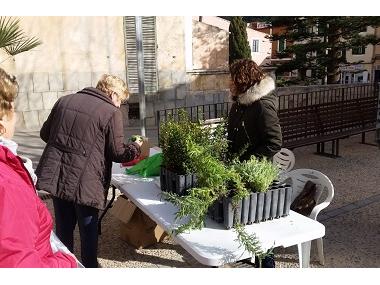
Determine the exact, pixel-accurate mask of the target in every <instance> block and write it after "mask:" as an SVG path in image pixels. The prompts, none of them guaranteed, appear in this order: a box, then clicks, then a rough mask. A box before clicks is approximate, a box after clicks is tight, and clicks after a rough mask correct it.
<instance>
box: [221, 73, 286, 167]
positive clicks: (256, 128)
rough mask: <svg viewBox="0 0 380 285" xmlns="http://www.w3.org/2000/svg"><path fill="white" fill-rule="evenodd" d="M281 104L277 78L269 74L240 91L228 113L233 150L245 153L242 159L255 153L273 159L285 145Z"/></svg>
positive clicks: (229, 137)
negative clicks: (278, 107)
mask: <svg viewBox="0 0 380 285" xmlns="http://www.w3.org/2000/svg"><path fill="white" fill-rule="evenodd" d="M277 106H278V100H277V96H276V93H275V82H274V80H273V79H272V77H270V76H269V75H267V76H265V77H264V78H263V79H262V80H261V81H260V82H259V83H258V84H255V85H254V86H252V87H251V88H250V89H248V91H247V92H245V93H243V94H240V95H238V96H237V98H235V103H234V104H233V105H232V107H231V110H230V113H229V117H228V140H229V141H230V143H229V154H231V155H233V154H241V155H240V160H241V161H243V160H248V159H249V158H250V157H251V155H254V156H256V157H266V158H268V159H272V157H273V156H274V155H275V154H276V153H277V152H278V151H280V149H281V146H282V134H281V127H280V124H279V119H278V115H277ZM244 149H245V151H244V152H243V153H241V152H242V151H243V150H244Z"/></svg>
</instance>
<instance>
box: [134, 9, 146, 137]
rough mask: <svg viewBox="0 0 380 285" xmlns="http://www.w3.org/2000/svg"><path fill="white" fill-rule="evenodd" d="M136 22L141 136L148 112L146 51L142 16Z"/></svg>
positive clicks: (143, 134)
mask: <svg viewBox="0 0 380 285" xmlns="http://www.w3.org/2000/svg"><path fill="white" fill-rule="evenodd" d="M135 22H136V48H137V71H138V85H139V110H140V122H141V136H143V137H145V136H146V135H145V127H146V120H145V118H146V113H145V85H144V81H145V78H144V53H143V45H142V23H141V16H136V17H135Z"/></svg>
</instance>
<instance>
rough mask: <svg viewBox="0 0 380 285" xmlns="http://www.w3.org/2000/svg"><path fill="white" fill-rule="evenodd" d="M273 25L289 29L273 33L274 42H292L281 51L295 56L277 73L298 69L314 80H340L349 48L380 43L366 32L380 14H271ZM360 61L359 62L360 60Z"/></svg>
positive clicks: (280, 67) (379, 18)
mask: <svg viewBox="0 0 380 285" xmlns="http://www.w3.org/2000/svg"><path fill="white" fill-rule="evenodd" d="M269 18H270V19H269V22H270V23H271V24H272V27H286V32H284V33H282V34H273V35H272V37H271V39H272V41H276V40H281V39H286V40H287V41H288V42H292V43H293V44H292V45H288V46H287V48H286V49H285V50H284V51H283V52H282V53H280V54H279V56H280V57H284V56H289V55H290V54H291V55H293V59H292V60H290V61H288V62H286V63H283V64H281V65H279V66H278V72H283V71H292V70H298V72H299V77H300V80H302V81H305V80H307V78H306V71H307V70H311V72H312V77H313V79H322V80H324V78H325V76H327V83H328V84H333V83H337V81H338V80H339V74H340V72H339V67H340V66H341V65H344V64H347V60H346V56H345V55H346V51H347V50H349V49H352V48H357V47H359V46H367V45H368V44H373V45H376V44H379V43H380V39H378V38H376V37H375V35H365V34H363V33H362V32H364V31H366V28H367V26H372V27H378V26H379V25H380V17H368V16H363V17H362V16H360V17H356V16H355V17H353V16H344V17H299V16H297V17H293V16H286V17H269ZM358 63H359V62H358Z"/></svg>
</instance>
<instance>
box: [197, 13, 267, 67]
mask: <svg viewBox="0 0 380 285" xmlns="http://www.w3.org/2000/svg"><path fill="white" fill-rule="evenodd" d="M193 20H196V21H199V16H194V17H193ZM202 22H203V23H205V24H208V25H211V26H215V27H218V28H220V29H222V30H225V31H227V32H228V30H229V26H230V22H229V21H227V20H225V19H222V18H219V17H215V16H202ZM247 36H248V42H249V46H250V47H251V50H252V45H253V40H254V39H257V40H259V52H252V53H251V56H252V60H254V61H255V62H256V63H257V64H258V65H262V64H266V63H270V61H269V60H266V58H267V57H268V58H270V56H271V52H272V44H271V42H270V40H269V39H267V38H266V36H267V34H265V33H262V32H259V31H256V30H253V29H251V28H248V27H247Z"/></svg>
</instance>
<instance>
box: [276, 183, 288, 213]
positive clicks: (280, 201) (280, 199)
mask: <svg viewBox="0 0 380 285" xmlns="http://www.w3.org/2000/svg"><path fill="white" fill-rule="evenodd" d="M285 193H286V188H285V187H282V188H280V189H279V191H278V194H279V195H278V203H277V204H278V205H277V215H276V218H280V217H282V216H283V215H284V206H285Z"/></svg>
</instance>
